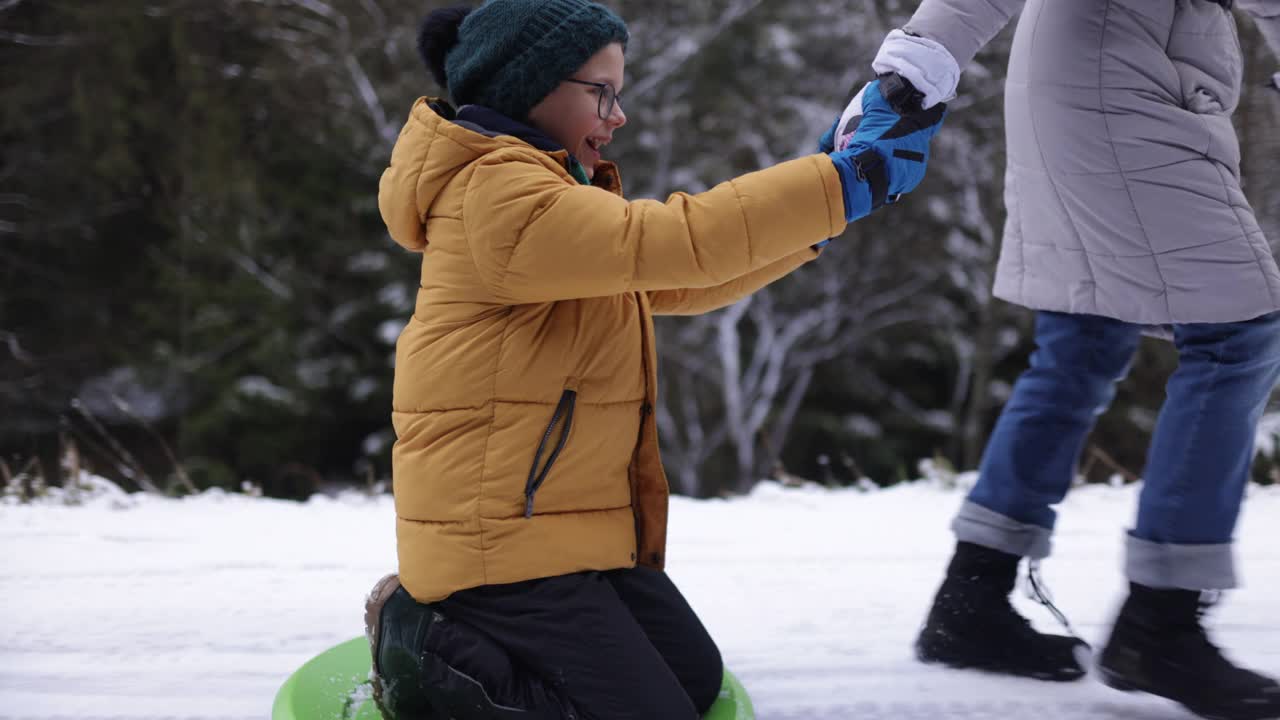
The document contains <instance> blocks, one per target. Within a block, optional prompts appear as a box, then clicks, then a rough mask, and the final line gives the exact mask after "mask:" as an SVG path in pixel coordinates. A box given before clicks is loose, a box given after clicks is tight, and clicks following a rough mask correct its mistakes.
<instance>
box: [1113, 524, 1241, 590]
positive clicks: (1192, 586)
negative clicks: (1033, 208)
mask: <svg viewBox="0 0 1280 720" xmlns="http://www.w3.org/2000/svg"><path fill="white" fill-rule="evenodd" d="M1234 547H1235V546H1234V545H1233V544H1232V543H1221V544H1216V545H1175V544H1172V543H1158V542H1152V541H1150V540H1143V539H1142V538H1139V537H1134V535H1133V534H1132V533H1130V534H1129V535H1128V536H1127V537H1126V539H1125V567H1124V571H1125V575H1126V576H1127V577H1128V579H1129V581H1130V582H1135V583H1138V584H1139V585H1146V586H1147V587H1150V588H1160V589H1178V590H1230V589H1232V588H1235V587H1239V582H1238V580H1237V578H1236V562H1235V552H1234Z"/></svg>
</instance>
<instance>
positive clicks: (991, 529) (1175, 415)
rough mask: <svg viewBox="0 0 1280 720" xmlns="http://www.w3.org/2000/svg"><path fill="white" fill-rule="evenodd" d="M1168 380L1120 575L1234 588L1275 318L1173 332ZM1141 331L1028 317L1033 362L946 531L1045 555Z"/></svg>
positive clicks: (1103, 322) (1069, 318)
mask: <svg viewBox="0 0 1280 720" xmlns="http://www.w3.org/2000/svg"><path fill="white" fill-rule="evenodd" d="M1173 330H1174V344H1175V345H1176V347H1177V350H1178V357H1179V361H1178V369H1177V371H1175V372H1174V373H1173V376H1172V377H1171V378H1170V379H1169V384H1168V388H1167V393H1166V399H1165V403H1164V407H1163V408H1161V411H1160V417H1159V420H1158V421H1157V423H1156V429H1155V433H1154V435H1153V436H1152V440H1151V447H1150V450H1149V454H1148V457H1147V466H1146V471H1145V473H1144V483H1143V488H1142V495H1141V498H1140V501H1139V506H1138V518H1137V523H1136V525H1135V527H1134V528H1133V530H1132V531H1131V532H1130V533H1129V537H1128V539H1127V547H1126V554H1127V559H1126V572H1127V574H1128V576H1129V579H1130V580H1132V581H1134V582H1139V583H1142V584H1144V585H1149V586H1152V587H1163V588H1185V589H1224V588H1230V587H1235V585H1236V577H1235V569H1234V567H1235V566H1234V561H1233V555H1232V551H1231V543H1232V533H1233V532H1234V530H1235V526H1236V520H1237V518H1238V517H1239V514H1240V505H1241V502H1242V501H1243V498H1244V490H1245V487H1246V485H1247V483H1248V479H1249V468H1250V465H1251V463H1252V460H1253V455H1254V442H1255V438H1256V431H1257V424H1258V420H1259V419H1260V418H1261V416H1262V412H1263V410H1264V409H1265V407H1266V403H1267V399H1268V397H1269V396H1270V394H1271V391H1272V389H1273V388H1274V387H1275V385H1276V382H1277V380H1278V379H1280V313H1273V314H1271V315H1265V316H1263V317H1260V318H1256V319H1254V320H1249V321H1246V322H1237V323H1215V324H1194V325H1175V326H1174V329H1173ZM1141 331H1142V328H1141V326H1137V325H1131V324H1128V323H1124V322H1120V321H1118V320H1112V319H1110V318H1104V317H1097V316H1092V315H1069V314H1063V313H1055V312H1040V313H1039V314H1038V315H1037V317H1036V335H1035V338H1036V350H1035V352H1034V353H1033V354H1032V356H1031V367H1030V368H1028V369H1027V370H1026V371H1025V372H1024V373H1023V374H1022V375H1021V377H1019V378H1018V381H1017V383H1016V384H1015V386H1014V389H1013V395H1012V396H1011V397H1010V398H1009V402H1008V403H1007V404H1006V406H1005V408H1004V411H1003V412H1002V413H1001V415H1000V419H999V421H998V422H997V423H996V427H995V430H994V432H993V433H992V436H991V439H990V441H989V442H988V444H987V448H986V452H985V453H984V454H983V458H982V465H981V468H980V471H979V479H978V483H977V485H976V486H975V487H974V489H973V491H972V492H971V493H970V494H969V498H968V500H967V502H966V503H965V504H964V506H963V507H962V508H961V511H960V514H959V515H958V516H957V518H956V521H955V523H954V524H953V528H954V529H955V531H956V535H957V537H958V538H959V539H960V540H963V541H968V542H975V543H978V544H980V545H985V546H987V547H993V548H995V549H997V550H1003V551H1004V552H1009V553H1013V554H1016V555H1019V556H1027V557H1032V558H1042V557H1045V556H1047V555H1048V554H1049V549H1050V537H1051V534H1052V530H1053V525H1054V521H1055V520H1056V517H1057V516H1056V513H1055V512H1054V510H1053V507H1052V506H1053V505H1055V504H1057V503H1059V502H1061V501H1062V499H1063V498H1064V497H1065V496H1066V494H1067V491H1068V490H1069V489H1070V487H1071V481H1072V478H1073V476H1074V475H1075V469H1076V464H1077V462H1078V460H1079V456H1080V453H1081V451H1082V450H1083V448H1084V443H1085V440H1086V438H1087V437H1088V435H1089V432H1090V430H1092V428H1093V425H1094V421H1095V419H1096V418H1097V416H1098V415H1101V414H1102V413H1103V412H1104V411H1105V410H1106V409H1107V407H1108V406H1109V405H1110V404H1111V401H1112V400H1113V399H1114V397H1115V386H1116V383H1117V382H1118V381H1120V380H1121V379H1123V378H1124V377H1125V375H1126V374H1127V373H1128V371H1129V367H1130V363H1131V361H1132V359H1133V355H1134V352H1135V351H1136V350H1137V346H1138V340H1139V336H1140V334H1141Z"/></svg>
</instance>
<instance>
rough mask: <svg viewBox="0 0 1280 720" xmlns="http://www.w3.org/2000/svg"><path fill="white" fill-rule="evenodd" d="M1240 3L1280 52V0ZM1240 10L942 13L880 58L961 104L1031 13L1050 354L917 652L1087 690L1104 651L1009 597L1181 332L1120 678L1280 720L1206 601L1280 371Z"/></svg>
mask: <svg viewBox="0 0 1280 720" xmlns="http://www.w3.org/2000/svg"><path fill="white" fill-rule="evenodd" d="M1238 4H1239V6H1240V7H1241V9H1243V10H1244V11H1246V12H1247V13H1248V14H1249V15H1250V16H1251V17H1252V19H1253V20H1254V21H1255V22H1256V23H1257V24H1258V27H1259V28H1260V29H1261V30H1262V33H1263V35H1264V36H1265V37H1266V38H1267V39H1268V41H1269V43H1270V44H1271V47H1272V48H1273V49H1275V50H1277V51H1280V0H1239V2H1238ZM1231 5H1232V3H1231V1H1230V0H1025V2H1024V0H924V2H922V3H921V5H920V7H919V9H918V10H917V11H916V13H915V15H914V16H913V17H912V18H911V20H910V22H908V23H907V24H906V26H904V28H903V29H902V30H899V31H895V32H894V33H892V34H891V35H890V36H889V37H888V38H887V39H886V41H885V43H884V46H883V47H882V49H881V52H880V53H879V56H878V57H877V59H876V69H877V70H878V71H896V72H899V73H901V74H902V75H903V76H904V77H907V78H909V79H911V80H913V81H915V83H916V85H917V86H918V87H920V88H921V89H922V90H924V91H925V92H926V95H927V102H931V101H937V100H944V99H948V98H949V96H950V95H951V94H953V92H954V90H955V86H956V81H957V80H958V77H959V74H960V68H962V67H963V66H964V65H966V64H968V62H969V61H970V60H971V59H972V58H973V56H974V55H975V54H976V53H977V51H978V50H979V49H980V48H981V47H982V46H983V45H985V44H986V43H987V42H988V41H989V40H990V39H991V38H992V37H993V36H994V35H995V34H996V33H997V32H999V31H1000V29H1001V28H1002V27H1004V26H1005V25H1006V24H1007V23H1008V22H1009V21H1010V20H1011V19H1012V17H1013V16H1014V15H1015V14H1017V13H1018V12H1019V11H1021V18H1020V19H1019V21H1018V28H1017V33H1016V35H1015V37H1014V45H1013V50H1012V54H1011V57H1010V61H1009V73H1008V80H1007V84H1006V92H1005V114H1006V132H1007V141H1008V170H1007V173H1006V179H1005V198H1006V206H1007V209H1008V221H1007V223H1006V226H1005V233H1004V242H1003V246H1002V248H1001V254H1000V262H999V268H998V271H997V275H996V280H995V294H996V295H997V296H999V297H1001V298H1003V299H1005V300H1008V301H1010V302H1013V303H1017V304H1019V305H1023V306H1025V307H1028V308H1031V309H1032V310H1035V311H1036V312H1037V318H1036V344H1037V349H1036V351H1035V353H1034V354H1033V356H1032V358H1031V367H1030V368H1029V369H1028V370H1027V371H1026V372H1025V373H1024V374H1023V375H1022V376H1021V377H1020V378H1019V379H1018V382H1017V384H1016V385H1015V388H1014V391H1013V394H1012V396H1011V397H1010V399H1009V400H1008V402H1007V404H1006V406H1005V408H1004V410H1003V413H1002V414H1001V417H1000V419H999V422H998V423H997V425H996V428H995V430H994V432H993V434H992V437H991V439H990V441H989V443H988V446H987V449H986V452H985V454H984V457H983V461H982V465H981V468H980V475H979V480H978V483H977V485H976V486H975V488H974V489H973V491H972V492H971V493H970V495H969V497H968V499H967V501H966V502H965V504H964V505H963V506H962V508H961V510H960V513H959V515H958V516H957V518H956V520H955V522H954V524H953V529H954V530H955V533H956V536H957V540H958V543H957V547H956V552H955V555H954V557H953V559H952V561H951V564H950V567H949V568H948V571H947V577H946V580H945V581H944V583H943V585H942V587H941V588H940V590H939V591H938V593H937V597H936V598H935V601H934V605H933V608H932V610H931V611H930V614H929V617H928V619H927V622H926V624H925V627H924V629H923V631H922V632H921V634H920V636H919V639H918V641H917V644H916V650H917V654H918V655H919V656H920V658H921V659H923V660H925V661H928V662H937V663H942V664H947V665H951V666H956V667H973V668H979V669H984V670H989V671H995V672H1003V673H1011V674H1016V675H1025V676H1030V677H1036V678H1041V679H1047V680H1074V679H1077V678H1080V677H1082V676H1083V675H1084V672H1085V670H1084V664H1085V663H1084V659H1083V655H1084V654H1085V652H1084V651H1085V650H1087V646H1086V645H1085V644H1084V643H1083V642H1082V641H1080V640H1078V639H1075V638H1074V637H1072V638H1067V637H1059V636H1054V635H1045V634H1041V633H1038V632H1036V631H1035V630H1034V629H1032V628H1031V626H1030V625H1029V624H1028V623H1027V621H1026V620H1025V619H1023V618H1022V617H1021V616H1019V615H1018V613H1017V612H1016V611H1015V610H1014V609H1013V608H1012V606H1011V605H1010V603H1009V597H1008V595H1009V592H1010V591H1011V590H1012V588H1013V585H1014V580H1015V576H1016V573H1017V568H1018V564H1019V561H1020V560H1021V559H1022V558H1028V559H1030V561H1031V565H1032V572H1033V575H1034V573H1035V569H1036V565H1037V564H1038V561H1039V560H1040V559H1042V558H1044V557H1046V556H1047V555H1048V554H1049V550H1050V537H1051V533H1052V530H1053V526H1054V521H1055V519H1056V516H1055V513H1054V510H1053V509H1052V506H1053V505H1055V504H1057V503H1058V502H1060V501H1061V500H1062V499H1063V497H1064V496H1065V494H1066V493H1067V491H1068V489H1069V487H1070V485H1071V482H1072V479H1073V477H1074V474H1075V466H1076V463H1077V460H1078V457H1079V454H1080V452H1081V450H1082V448H1083V446H1084V442H1085V439H1086V437H1087V435H1088V433H1089V431H1090V430H1091V428H1092V426H1093V422H1094V419H1095V417H1096V416H1097V415H1098V414H1100V413H1101V412H1103V411H1104V410H1105V409H1106V408H1107V406H1108V405H1109V404H1110V402H1111V399H1112V398H1113V396H1114V392H1115V390H1114V388H1115V383H1116V382H1117V381H1118V380H1120V379H1121V378H1123V377H1124V376H1125V374H1126V373H1127V371H1128V367H1129V364H1130V362H1131V360H1132V358H1133V355H1134V352H1135V350H1136V348H1137V342H1138V338H1139V335H1140V334H1141V333H1142V332H1143V330H1144V329H1150V328H1151V326H1163V328H1164V329H1165V330H1166V331H1167V332H1168V333H1170V334H1171V335H1172V337H1173V340H1174V344H1175V346H1176V349H1177V351H1178V353H1179V358H1180V363H1179V368H1178V370H1177V372H1176V373H1175V374H1174V375H1173V377H1172V378H1171V380H1170V383H1169V389H1168V398H1167V400H1166V402H1165V404H1164V407H1163V409H1162V410H1161V414H1160V418H1159V421H1158V423H1157V425H1156V429H1155V433H1154V436H1153V438H1152V444H1151V449H1150V455H1149V459H1148V462H1147V466H1146V469H1145V473H1144V476H1145V484H1144V487H1143V490H1142V496H1141V501H1140V504H1139V509H1138V517H1137V521H1136V523H1135V526H1134V528H1133V529H1132V530H1131V531H1130V532H1129V533H1128V534H1127V536H1126V537H1125V540H1124V542H1125V553H1126V567H1125V573H1126V576H1127V579H1128V580H1129V583H1130V594H1129V597H1128V600H1127V601H1126V603H1125V605H1124V607H1123V609H1122V610H1121V612H1120V614H1119V617H1118V618H1117V620H1116V623H1115V626H1114V629H1113V631H1112V634H1111V636H1110V639H1109V641H1108V643H1107V646H1106V648H1105V650H1104V651H1103V652H1102V654H1101V658H1100V662H1099V670H1100V675H1101V678H1102V680H1103V681H1104V682H1106V683H1108V684H1110V685H1112V686H1114V687H1117V688H1121V689H1125V690H1141V691H1146V692H1150V693H1154V694H1156V695H1160V696H1163V697H1168V698H1171V699H1174V700H1176V701H1178V702H1181V703H1182V704H1184V705H1186V706H1187V707H1189V708H1190V709H1191V710H1193V711H1195V712H1198V713H1200V714H1202V715H1205V716H1207V717H1214V718H1227V719H1229V720H1259V719H1262V718H1280V685H1277V683H1276V682H1275V681H1273V680H1272V679H1270V678H1267V677H1263V676H1261V675H1257V674H1255V673H1252V672H1250V671H1247V670H1244V669H1241V668H1239V667H1236V666H1235V665H1233V664H1232V663H1230V662H1229V661H1228V660H1226V659H1225V658H1224V657H1223V655H1222V654H1221V653H1220V652H1219V650H1218V649H1217V648H1216V647H1214V646H1213V645H1212V644H1211V643H1210V642H1209V640H1208V639H1207V637H1206V634H1205V630H1204V627H1203V625H1202V624H1201V621H1200V614H1201V612H1202V607H1201V593H1202V591H1217V590H1222V589H1227V588H1232V587H1235V585H1236V573H1235V568H1234V559H1233V553H1232V541H1233V532H1234V529H1235V525H1236V520H1237V518H1238V515H1239V511H1240V507H1241V502H1242V498H1243V494H1244V490H1245V486H1246V484H1247V481H1248V477H1249V466H1250V461H1251V459H1252V457H1253V452H1254V438H1255V428H1256V425H1257V421H1258V419H1259V417H1260V415H1261V413H1262V411H1263V408H1264V406H1265V404H1266V402H1267V398H1268V396H1269V395H1270V393H1271V391H1272V388H1273V387H1274V386H1275V384H1276V380H1277V377H1278V376H1280V312H1278V311H1280V270H1278V269H1277V265H1276V261H1275V258H1274V256H1273V253H1272V250H1271V247H1270V246H1269V244H1268V242H1267V239H1266V238H1265V237H1264V236H1263V234H1262V231H1261V230H1260V229H1259V227H1258V224H1257V222H1256V220H1255V219H1254V215H1253V211H1252V209H1251V208H1250V206H1249V203H1248V201H1247V200H1246V199H1245V196H1244V194H1243V192H1241V187H1240V147H1239V143H1238V141H1237V139H1236V135H1235V131H1234V129H1233V127H1232V121H1231V114H1232V112H1233V111H1234V110H1235V108H1236V105H1237V104H1238V101H1239V99H1240V93H1241V78H1242V58H1241V52H1240V46H1239V43H1238V40H1237V37H1236V28H1235V20H1234V19H1233V17H1232V14H1231V11H1230V7H1231ZM1264 92H1270V91H1264ZM1274 160H1275V159H1274V158H1273V159H1272V160H1271V161H1272V162H1273V163H1274ZM1264 162H1265V161H1264ZM1037 587H1038V583H1037Z"/></svg>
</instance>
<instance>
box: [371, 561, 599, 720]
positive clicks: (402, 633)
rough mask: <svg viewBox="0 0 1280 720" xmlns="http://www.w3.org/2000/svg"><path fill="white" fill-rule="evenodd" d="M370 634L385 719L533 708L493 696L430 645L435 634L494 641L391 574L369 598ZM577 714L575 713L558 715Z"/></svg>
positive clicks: (511, 713)
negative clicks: (446, 613)
mask: <svg viewBox="0 0 1280 720" xmlns="http://www.w3.org/2000/svg"><path fill="white" fill-rule="evenodd" d="M365 634H366V635H367V636H368V637H369V649H370V652H371V653H372V657H373V681H372V682H373V699H374V703H375V704H376V705H377V707H378V711H379V712H380V713H381V714H382V717H383V718H384V720H508V719H513V720H514V719H515V718H528V717H530V714H529V713H527V712H525V711H524V710H522V709H520V708H516V707H508V706H505V705H503V704H501V703H500V702H497V701H495V700H494V699H493V698H491V697H490V696H489V694H488V692H487V691H486V690H485V688H484V686H483V685H481V683H480V681H479V680H477V679H475V678H474V677H472V676H471V675H468V674H467V673H465V672H463V671H462V670H460V669H458V668H457V667H454V666H453V665H452V664H451V661H447V660H445V659H444V658H441V657H440V656H438V655H436V654H434V653H433V652H430V651H427V650H425V649H424V647H425V646H426V645H427V642H426V641H427V638H428V636H429V635H433V634H434V635H435V636H436V637H437V638H439V637H440V636H441V635H442V634H443V635H448V636H452V638H453V640H454V641H455V642H451V643H449V644H450V645H454V646H460V645H469V646H472V647H479V646H482V645H484V646H489V645H491V644H492V641H490V640H488V638H485V637H484V636H482V635H480V634H479V633H478V632H476V631H475V630H472V629H470V628H464V627H462V626H460V625H459V624H457V623H454V622H453V621H452V620H450V619H449V618H447V617H445V616H444V615H443V614H441V612H440V611H439V610H438V609H437V608H436V607H435V606H434V605H432V604H427V603H420V602H418V601H416V600H414V599H413V596H411V595H410V594H409V592H408V591H407V590H405V589H404V588H403V587H401V586H400V580H399V578H398V577H397V576H395V575H388V576H387V577H385V578H383V579H382V580H381V581H379V582H378V584H377V585H376V586H375V587H374V589H373V592H372V593H371V594H370V595H369V598H368V600H367V602H366V603H365ZM557 716H558V717H565V718H573V717H575V716H574V715H573V714H572V713H565V714H561V715H557Z"/></svg>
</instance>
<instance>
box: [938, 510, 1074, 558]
mask: <svg viewBox="0 0 1280 720" xmlns="http://www.w3.org/2000/svg"><path fill="white" fill-rule="evenodd" d="M951 530H952V531H953V532H954V533H955V534H956V540H959V541H961V542H970V543H973V544H975V545H981V546H983V547H987V548H991V549H992V550H999V551H1000V552H1005V553H1009V554H1010V555H1017V556H1018V557H1025V558H1031V559H1032V560H1040V559H1041V558H1046V557H1049V551H1050V550H1051V549H1052V538H1053V531H1052V530H1049V529H1048V528H1043V527H1040V526H1039V525H1032V524H1030V523H1024V522H1019V521H1017V520H1014V519H1013V518H1011V517H1008V516H1006V515H1001V514H1000V513H998V512H996V511H994V510H990V509H988V508H985V507H983V506H981V505H979V504H977V503H975V502H970V501H967V500H966V501H965V503H964V505H961V506H960V512H959V513H957V514H956V518H955V520H952V521H951Z"/></svg>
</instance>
